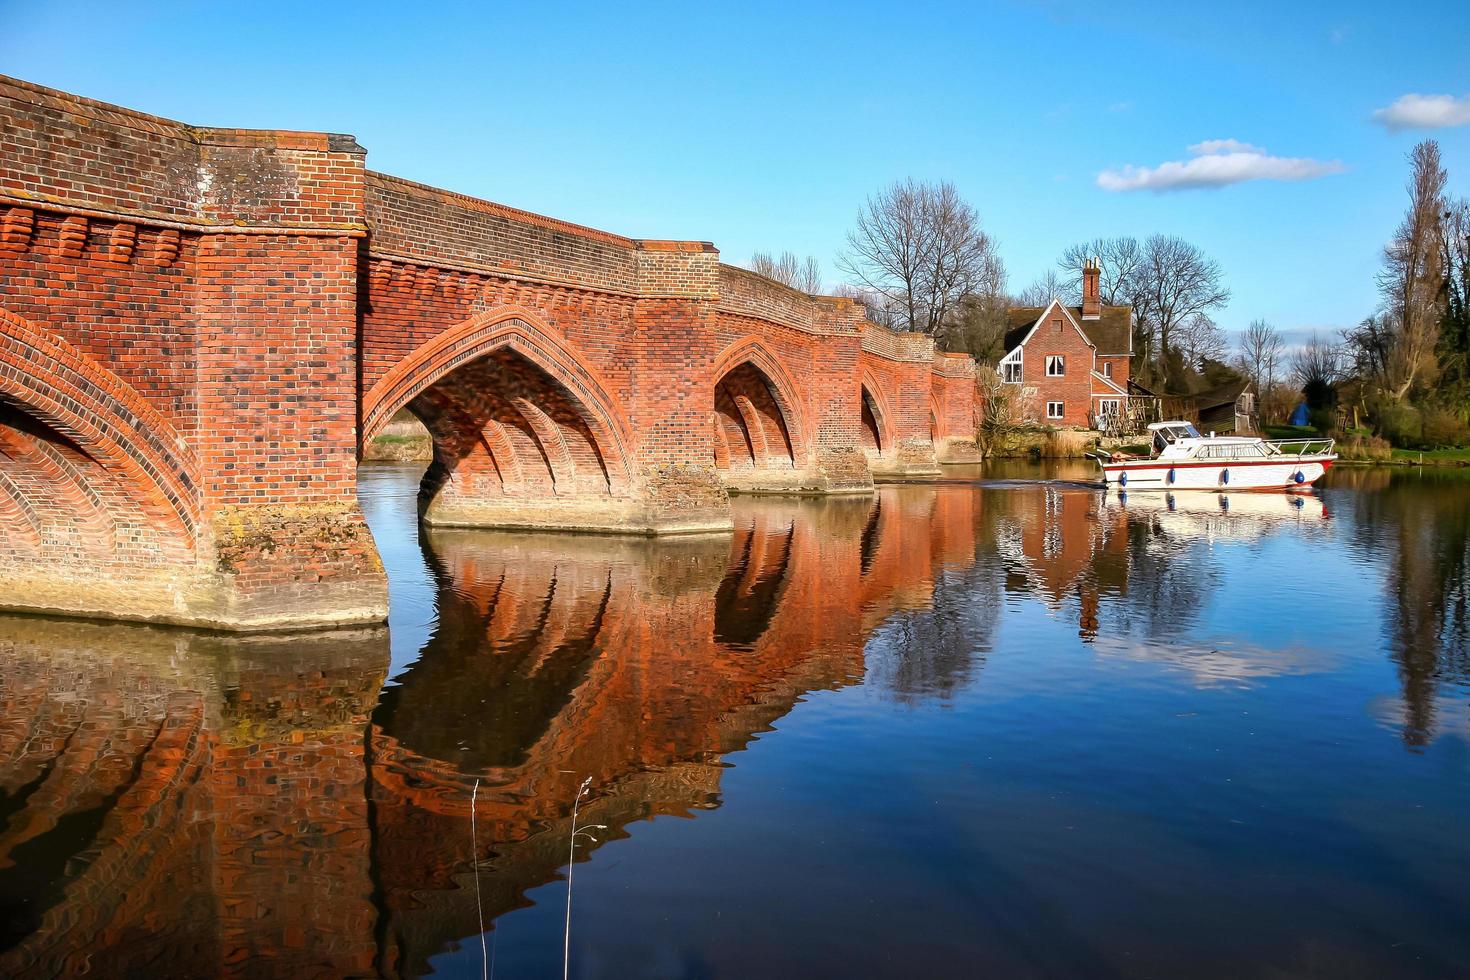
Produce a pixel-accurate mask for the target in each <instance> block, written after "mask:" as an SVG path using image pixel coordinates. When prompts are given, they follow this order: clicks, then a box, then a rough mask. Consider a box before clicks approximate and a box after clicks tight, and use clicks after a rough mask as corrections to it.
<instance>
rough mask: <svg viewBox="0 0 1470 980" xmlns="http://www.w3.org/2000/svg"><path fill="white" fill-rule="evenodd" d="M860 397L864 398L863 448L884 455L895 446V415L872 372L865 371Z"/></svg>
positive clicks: (861, 432) (872, 453)
mask: <svg viewBox="0 0 1470 980" xmlns="http://www.w3.org/2000/svg"><path fill="white" fill-rule="evenodd" d="M859 397H860V398H861V400H862V406H861V413H862V426H861V431H860V432H859V435H860V436H861V438H862V446H863V449H865V450H867V451H868V453H869V454H870V455H882V454H883V453H884V452H887V451H888V450H890V449H891V448H892V446H893V431H892V422H891V419H892V418H893V416H892V415H891V414H890V413H889V411H888V399H887V398H886V397H885V395H884V394H883V388H882V386H881V385H879V384H878V383H877V381H876V379H874V377H873V375H872V373H871V372H868V371H864V372H863V380H862V383H861V385H860V387H859Z"/></svg>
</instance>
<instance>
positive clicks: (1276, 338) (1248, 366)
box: [1236, 320, 1286, 422]
mask: <svg viewBox="0 0 1470 980" xmlns="http://www.w3.org/2000/svg"><path fill="white" fill-rule="evenodd" d="M1285 355H1286V341H1285V339H1284V338H1283V337H1282V336H1281V331H1279V330H1277V329H1276V328H1275V327H1273V326H1272V325H1271V324H1269V323H1267V322H1266V321H1265V320H1252V321H1251V322H1250V326H1248V327H1246V328H1245V332H1244V333H1242V334H1241V335H1240V352H1239V353H1238V354H1237V355H1236V362H1237V363H1238V364H1239V365H1240V368H1241V371H1242V373H1243V374H1245V376H1246V377H1248V378H1250V379H1251V383H1252V384H1254V385H1255V386H1256V398H1257V399H1258V400H1259V402H1260V405H1261V421H1262V422H1267V421H1271V420H1272V419H1274V417H1275V408H1276V402H1277V398H1276V394H1277V392H1276V380H1277V371H1278V369H1279V367H1280V365H1281V363H1282V361H1283V360H1284V358H1285Z"/></svg>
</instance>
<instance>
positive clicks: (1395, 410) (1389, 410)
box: [1373, 402, 1424, 448]
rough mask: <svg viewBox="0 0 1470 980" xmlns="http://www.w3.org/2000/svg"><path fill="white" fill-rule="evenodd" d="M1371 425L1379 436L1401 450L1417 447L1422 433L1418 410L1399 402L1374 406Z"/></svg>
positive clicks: (1422, 427) (1422, 424)
mask: <svg viewBox="0 0 1470 980" xmlns="http://www.w3.org/2000/svg"><path fill="white" fill-rule="evenodd" d="M1373 423H1374V425H1373V427H1374V428H1375V429H1377V430H1378V434H1379V435H1380V436H1382V437H1383V438H1385V439H1387V440H1388V441H1389V442H1390V443H1392V444H1393V445H1395V446H1399V447H1402V448H1407V447H1411V446H1417V445H1418V444H1419V440H1420V438H1421V437H1422V435H1423V433H1424V422H1423V420H1422V419H1421V418H1420V417H1419V410H1418V409H1417V408H1414V407H1413V406H1412V405H1404V404H1401V403H1399V402H1385V403H1383V404H1380V405H1377V406H1375V408H1374V410H1373Z"/></svg>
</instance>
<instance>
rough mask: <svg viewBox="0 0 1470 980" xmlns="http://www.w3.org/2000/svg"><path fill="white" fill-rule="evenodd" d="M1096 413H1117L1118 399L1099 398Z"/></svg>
mask: <svg viewBox="0 0 1470 980" xmlns="http://www.w3.org/2000/svg"><path fill="white" fill-rule="evenodd" d="M1097 413H1098V414H1099V415H1117V414H1118V399H1116V398H1099V399H1098V400H1097Z"/></svg>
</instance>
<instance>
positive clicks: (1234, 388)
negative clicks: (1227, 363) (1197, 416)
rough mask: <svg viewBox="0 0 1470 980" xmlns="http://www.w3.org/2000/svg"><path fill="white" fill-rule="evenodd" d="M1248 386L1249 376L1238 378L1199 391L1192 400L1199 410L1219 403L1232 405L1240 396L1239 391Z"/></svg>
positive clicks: (1249, 384)
mask: <svg viewBox="0 0 1470 980" xmlns="http://www.w3.org/2000/svg"><path fill="white" fill-rule="evenodd" d="M1250 386H1251V382H1250V379H1249V378H1239V379H1237V380H1235V381H1230V382H1227V383H1225V384H1223V385H1220V386H1219V387H1218V388H1211V389H1210V390H1209V391H1202V392H1200V393H1199V394H1197V395H1195V396H1194V401H1195V404H1196V405H1198V406H1199V410H1200V411H1204V410H1205V409H1209V408H1215V407H1216V406H1219V405H1234V404H1235V401H1236V399H1238V398H1239V397H1240V396H1241V393H1242V392H1244V391H1245V390H1246V389H1247V388H1249V387H1250Z"/></svg>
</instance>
